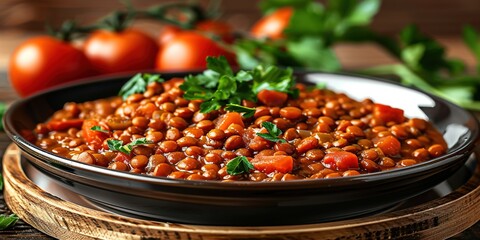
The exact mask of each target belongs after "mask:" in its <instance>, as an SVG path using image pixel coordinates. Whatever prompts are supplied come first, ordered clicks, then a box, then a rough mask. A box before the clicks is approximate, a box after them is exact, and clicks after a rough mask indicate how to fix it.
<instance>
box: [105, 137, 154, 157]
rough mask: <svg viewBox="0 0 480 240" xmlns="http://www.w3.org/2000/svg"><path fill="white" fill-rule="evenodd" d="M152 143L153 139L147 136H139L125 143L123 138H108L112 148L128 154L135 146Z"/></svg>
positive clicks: (109, 146) (108, 143) (109, 145)
mask: <svg viewBox="0 0 480 240" xmlns="http://www.w3.org/2000/svg"><path fill="white" fill-rule="evenodd" d="M149 143H152V142H151V141H148V140H147V139H146V138H137V139H135V140H133V141H132V142H130V143H128V144H125V145H123V141H122V140H117V139H109V140H107V145H108V148H109V149H110V150H114V151H120V152H123V153H126V154H130V152H131V151H132V149H133V146H136V145H142V144H149Z"/></svg>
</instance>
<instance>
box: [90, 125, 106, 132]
mask: <svg viewBox="0 0 480 240" xmlns="http://www.w3.org/2000/svg"><path fill="white" fill-rule="evenodd" d="M90 130H92V131H97V132H103V133H109V132H108V131H107V130H105V129H103V128H102V127H100V126H93V127H92V128H90Z"/></svg>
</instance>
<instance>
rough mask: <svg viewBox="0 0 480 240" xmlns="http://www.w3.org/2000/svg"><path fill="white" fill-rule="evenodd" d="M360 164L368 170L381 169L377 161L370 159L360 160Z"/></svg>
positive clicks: (375, 170)
mask: <svg viewBox="0 0 480 240" xmlns="http://www.w3.org/2000/svg"><path fill="white" fill-rule="evenodd" d="M360 165H361V166H362V168H363V169H365V170H366V171H367V172H369V173H370V172H377V171H379V170H380V168H379V167H378V165H377V163H375V162H374V161H372V160H370V159H363V160H362V161H360Z"/></svg>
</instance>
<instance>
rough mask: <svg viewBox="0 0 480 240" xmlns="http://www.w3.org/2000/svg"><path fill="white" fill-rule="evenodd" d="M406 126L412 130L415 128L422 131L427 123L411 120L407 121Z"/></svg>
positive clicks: (416, 119) (417, 119) (420, 120)
mask: <svg viewBox="0 0 480 240" xmlns="http://www.w3.org/2000/svg"><path fill="white" fill-rule="evenodd" d="M408 124H409V125H410V126H412V127H414V128H417V129H418V130H420V131H423V130H425V129H426V128H427V124H428V123H427V122H426V121H425V120H423V119H419V118H412V119H410V120H409V121H408Z"/></svg>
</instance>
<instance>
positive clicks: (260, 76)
mask: <svg viewBox="0 0 480 240" xmlns="http://www.w3.org/2000/svg"><path fill="white" fill-rule="evenodd" d="M252 75H253V86H252V90H253V92H254V93H255V94H257V93H259V92H260V91H262V90H264V89H267V90H274V91H278V92H285V93H288V94H290V95H292V96H293V97H294V98H296V97H298V93H299V92H298V89H296V88H294V86H295V78H294V77H293V70H292V69H291V68H286V69H282V68H278V67H275V66H268V67H265V66H263V65H259V66H257V67H256V68H255V69H253V70H252Z"/></svg>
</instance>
